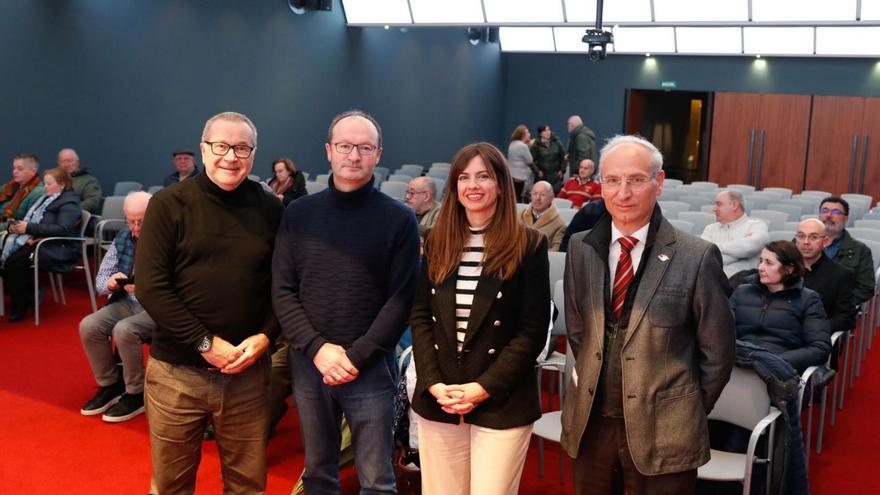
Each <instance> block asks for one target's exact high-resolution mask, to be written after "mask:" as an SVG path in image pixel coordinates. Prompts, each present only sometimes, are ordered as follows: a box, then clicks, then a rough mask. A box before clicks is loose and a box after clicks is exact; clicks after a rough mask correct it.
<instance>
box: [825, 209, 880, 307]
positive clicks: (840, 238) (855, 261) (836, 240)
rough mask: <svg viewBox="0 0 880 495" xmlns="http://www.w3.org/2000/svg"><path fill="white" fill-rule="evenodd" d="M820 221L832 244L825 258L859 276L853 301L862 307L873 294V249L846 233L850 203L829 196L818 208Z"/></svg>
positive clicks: (828, 247) (826, 250) (827, 249)
mask: <svg viewBox="0 0 880 495" xmlns="http://www.w3.org/2000/svg"><path fill="white" fill-rule="evenodd" d="M819 220H822V222H823V223H824V224H825V229H826V231H827V234H828V237H829V238H831V244H829V245H828V246H827V247H826V248H825V255H827V256H828V257H829V258H831V259H833V260H834V261H836V262H838V263H840V264H841V265H843V266H844V267H846V268H849V269H850V270H852V272H853V274H854V275H855V277H856V282H855V288H854V289H853V299H854V300H855V303H856V304H861V303H863V302H865V301H867V300H868V299H870V298H871V297H872V296H873V295H874V259H873V257H872V256H871V248H869V247H868V246H866V245H865V244H864V243H862V242H860V241H857V240H855V239H853V237H852V236H851V235H849V232H847V231H846V224H847V222H848V221H849V203H847V202H846V200H845V199H843V198H839V197H837V196H829V197H827V198H825V199H823V200H822V203H821V205H820V206H819Z"/></svg>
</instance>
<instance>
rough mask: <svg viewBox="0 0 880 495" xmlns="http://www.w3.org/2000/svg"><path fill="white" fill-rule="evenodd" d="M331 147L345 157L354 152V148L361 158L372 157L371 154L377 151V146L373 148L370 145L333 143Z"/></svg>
mask: <svg viewBox="0 0 880 495" xmlns="http://www.w3.org/2000/svg"><path fill="white" fill-rule="evenodd" d="M333 147H334V148H336V151H338V152H339V153H342V154H343V155H347V154H349V153H351V152H352V151H354V149H355V148H357V150H358V154H359V155H361V156H372V155H373V153H375V152H376V150H377V149H379V147H378V146H373V145H372V144H351V143H333Z"/></svg>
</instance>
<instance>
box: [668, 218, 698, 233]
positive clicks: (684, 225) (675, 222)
mask: <svg viewBox="0 0 880 495" xmlns="http://www.w3.org/2000/svg"><path fill="white" fill-rule="evenodd" d="M666 220H667V221H669V224H670V225H672V226H673V227H675V228H676V229H678V230H680V231H682V232H684V233H685V234H690V235H693V234H694V224H692V223H690V222H688V221H686V220H679V219H677V218H667V219H666ZM701 233H702V232H701Z"/></svg>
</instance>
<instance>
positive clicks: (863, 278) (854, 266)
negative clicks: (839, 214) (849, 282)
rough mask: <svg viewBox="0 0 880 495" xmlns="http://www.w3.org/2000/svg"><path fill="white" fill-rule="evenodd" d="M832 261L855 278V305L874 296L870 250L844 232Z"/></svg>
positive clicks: (872, 262) (872, 263)
mask: <svg viewBox="0 0 880 495" xmlns="http://www.w3.org/2000/svg"><path fill="white" fill-rule="evenodd" d="M834 261H836V262H838V263H840V264H841V265H843V266H844V267H846V268H849V269H850V270H852V272H853V273H854V274H855V277H856V284H855V287H854V288H853V297H854V298H855V301H856V303H857V304H860V303H863V302H865V301H867V300H868V299H871V298H872V297H873V296H874V259H873V257H872V256H871V248H869V247H868V246H866V245H865V244H864V243H863V242H859V241H857V240H855V239H853V237H852V236H851V235H849V232H847V231H846V230H844V231H843V240H841V241H840V248H839V249H838V250H837V255H836V256H834Z"/></svg>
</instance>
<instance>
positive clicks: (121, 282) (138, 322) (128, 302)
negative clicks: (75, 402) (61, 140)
mask: <svg viewBox="0 0 880 495" xmlns="http://www.w3.org/2000/svg"><path fill="white" fill-rule="evenodd" d="M149 201H150V194H149V193H145V192H135V193H131V194H129V195H128V196H126V197H125V203H124V204H123V207H122V209H123V212H124V213H125V222H126V224H127V225H128V227H127V228H124V229H122V230H120V231H119V233H118V234H117V235H116V238H115V239H113V243H112V244H110V247H109V249H108V250H107V255H106V256H104V259H103V260H102V261H101V267H100V268H99V269H98V275H97V277H96V281H95V287H96V288H97V290H98V294H100V295H109V296H110V297H109V298H108V300H107V304H106V305H105V306H104V307H103V308H101V309H99V310H98V311H96V312H94V313H92V314H90V315H88V316H86V317H85V318H83V319H82V321H80V323H79V338H80V340H81V341H82V346H83V350H84V351H85V353H86V357H87V358H88V360H89V365H90V366H91V367H92V373H93V374H94V375H95V381H96V382H98V386H99V387H100V388H99V389H98V393H97V394H95V396H94V397H92V398H91V399H90V400H89V401H88V402H86V404H85V405H84V406H83V407H82V409H80V413H82V414H83V415H84V416H94V415H96V414H101V413H104V415H103V420H104V421H106V422H108V423H120V422H122V421H127V420H129V419H131V418H133V417H135V416H137V415H139V414H143V412H144V352H143V349H142V345H143V344H144V343H145V342H149V341H150V339H151V338H152V336H153V329H154V328H155V327H156V324H155V323H154V322H153V319H152V318H150V315H148V314H147V312H146V311H144V308H143V307H142V306H141V304H140V303H139V302H138V300H137V298H136V297H135V283H134V272H135V266H134V253H135V249H136V248H137V240H138V237H140V234H141V225H142V224H143V221H144V214H145V213H146V212H147V203H148V202H149ZM111 337H112V342H111ZM114 345H115V347H116V351H117V352H119V357H120V358H121V359H122V376H121V377H120V376H119V373H118V371H117V368H116V361H115V359H114V358H113V346H114ZM105 411H106V412H105Z"/></svg>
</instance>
